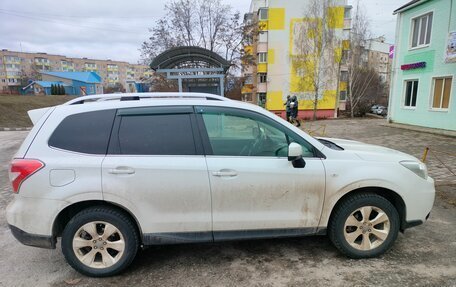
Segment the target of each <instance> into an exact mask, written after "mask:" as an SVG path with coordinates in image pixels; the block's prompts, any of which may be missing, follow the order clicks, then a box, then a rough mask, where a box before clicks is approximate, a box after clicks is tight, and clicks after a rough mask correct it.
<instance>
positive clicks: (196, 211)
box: [102, 106, 212, 244]
mask: <svg viewBox="0 0 456 287" xmlns="http://www.w3.org/2000/svg"><path fill="white" fill-rule="evenodd" d="M195 131H196V133H195ZM102 185H103V198H104V200H107V201H110V202H113V203H116V204H121V205H123V206H124V207H125V208H127V209H129V210H130V211H131V213H132V214H133V216H135V217H136V219H137V220H138V221H139V223H140V226H141V231H142V233H143V240H144V243H145V244H163V243H176V242H196V241H210V240H212V218H211V195H210V186H209V179H208V176H207V166H206V161H205V158H204V155H203V152H202V146H201V140H200V137H199V132H198V131H197V130H196V123H195V115H194V114H193V107H187V106H185V107H182V106H176V107H146V108H129V109H119V110H118V112H117V116H116V119H115V122H114V127H113V132H112V134H111V140H110V146H109V150H108V155H107V156H106V158H105V159H104V161H103V168H102Z"/></svg>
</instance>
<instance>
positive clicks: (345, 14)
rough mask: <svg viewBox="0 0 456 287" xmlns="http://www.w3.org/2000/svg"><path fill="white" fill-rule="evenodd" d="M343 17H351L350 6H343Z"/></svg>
mask: <svg viewBox="0 0 456 287" xmlns="http://www.w3.org/2000/svg"><path fill="white" fill-rule="evenodd" d="M344 19H351V8H350V7H345V9H344Z"/></svg>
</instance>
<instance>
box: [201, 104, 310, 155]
mask: <svg viewBox="0 0 456 287" xmlns="http://www.w3.org/2000/svg"><path fill="white" fill-rule="evenodd" d="M202 117H203V122H204V125H205V128H206V131H207V134H208V137H209V142H210V145H211V148H212V153H213V155H217V156H254V157H286V156H287V155H288V145H289V144H290V143H291V142H296V143H298V144H300V145H301V146H302V150H303V156H304V157H313V156H314V153H313V148H312V146H311V145H310V144H309V143H307V142H306V141H305V140H303V139H302V138H300V137H299V136H297V135H295V134H291V133H287V132H286V131H285V130H284V127H282V128H281V127H279V124H278V123H271V122H269V121H272V120H267V119H262V117H261V116H259V117H258V118H256V117H255V116H248V115H242V114H239V113H238V112H234V113H230V112H229V111H228V112H210V111H209V112H203V113H202Z"/></svg>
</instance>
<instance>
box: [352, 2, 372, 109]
mask: <svg viewBox="0 0 456 287" xmlns="http://www.w3.org/2000/svg"><path fill="white" fill-rule="evenodd" d="M365 15H366V13H365V12H364V11H363V9H362V8H361V7H360V6H359V3H358V4H357V5H356V11H355V15H354V17H353V18H352V28H351V32H350V40H349V41H350V50H349V52H348V55H347V57H346V59H344V61H345V65H346V66H347V71H348V85H347V87H348V91H347V101H348V108H349V110H350V116H351V117H354V116H355V111H357V110H358V107H359V105H360V104H362V103H365V102H366V101H365V100H364V99H365V98H366V97H368V94H369V93H368V92H369V91H370V87H371V86H372V85H373V84H374V83H377V82H378V77H379V76H378V73H377V72H376V71H375V69H373V68H372V67H368V50H369V49H370V41H369V39H370V38H371V34H370V31H369V21H368V19H367V18H366V16H365Z"/></svg>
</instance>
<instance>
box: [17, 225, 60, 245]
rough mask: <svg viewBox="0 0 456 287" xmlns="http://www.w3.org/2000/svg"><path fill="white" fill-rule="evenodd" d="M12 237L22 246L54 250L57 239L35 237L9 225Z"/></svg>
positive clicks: (42, 236) (43, 236) (41, 236)
mask: <svg viewBox="0 0 456 287" xmlns="http://www.w3.org/2000/svg"><path fill="white" fill-rule="evenodd" d="M9 228H10V229H11V233H12V234H13V236H14V237H15V238H16V239H17V240H18V241H19V242H20V243H22V244H24V245H28V246H34V247H40V248H47V249H55V244H56V243H57V239H56V238H55V237H53V236H45V235H36V234H31V233H27V232H25V231H23V230H22V229H19V228H17V227H16V226H14V225H9Z"/></svg>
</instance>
